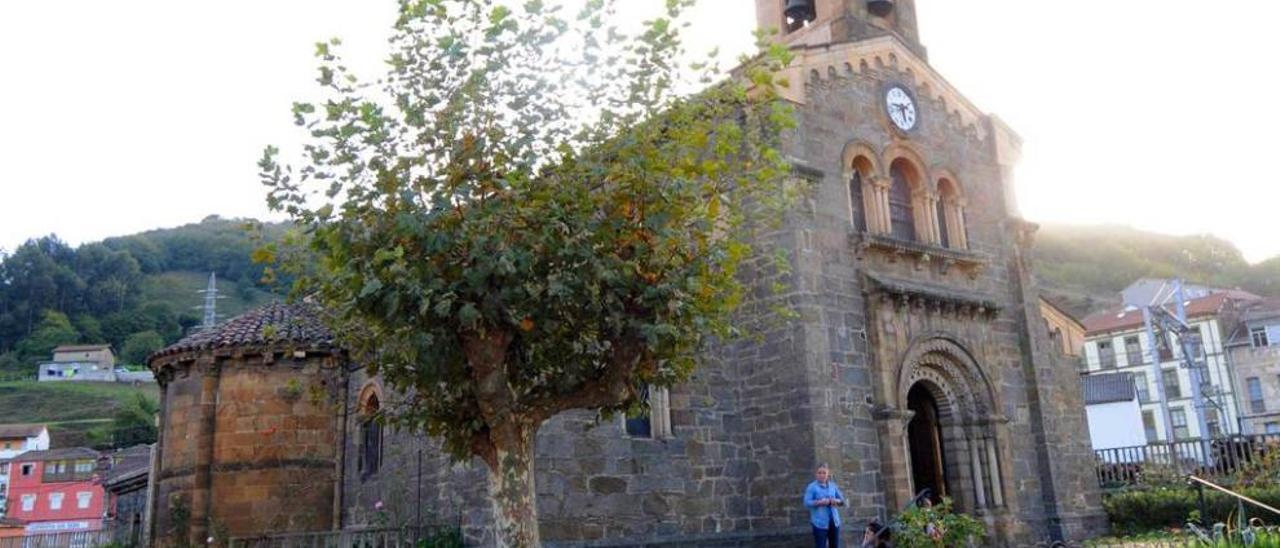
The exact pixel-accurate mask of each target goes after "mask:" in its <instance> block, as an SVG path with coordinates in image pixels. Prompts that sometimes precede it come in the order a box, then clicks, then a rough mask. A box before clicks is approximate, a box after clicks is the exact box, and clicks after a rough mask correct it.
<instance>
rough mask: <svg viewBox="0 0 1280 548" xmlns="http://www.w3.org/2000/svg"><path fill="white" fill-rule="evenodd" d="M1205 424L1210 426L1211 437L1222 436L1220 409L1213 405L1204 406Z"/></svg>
mask: <svg viewBox="0 0 1280 548" xmlns="http://www.w3.org/2000/svg"><path fill="white" fill-rule="evenodd" d="M1204 425H1205V426H1206V427H1208V428H1209V437H1211V438H1217V437H1220V436H1222V421H1221V420H1220V419H1219V418H1218V410H1217V409H1214V408H1212V407H1206V408H1204Z"/></svg>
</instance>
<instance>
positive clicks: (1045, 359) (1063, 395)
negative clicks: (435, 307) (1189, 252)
mask: <svg viewBox="0 0 1280 548" xmlns="http://www.w3.org/2000/svg"><path fill="white" fill-rule="evenodd" d="M756 11H757V14H758V19H759V24H760V25H761V26H762V27H766V28H777V29H779V30H780V35H779V36H778V38H777V39H778V40H781V41H783V42H785V43H787V44H789V45H790V46H791V47H792V48H793V50H794V52H795V54H796V56H797V60H796V62H795V64H794V65H793V67H792V68H791V69H790V72H791V74H790V82H791V87H790V88H789V89H788V90H787V92H786V98H787V99H788V100H790V101H793V102H794V103H795V104H796V106H797V109H796V111H797V117H798V119H797V127H796V128H795V129H794V131H793V132H792V133H791V134H790V135H789V136H788V137H787V143H786V145H785V147H784V148H785V151H786V152H787V153H788V154H789V156H790V158H791V159H792V160H793V163H794V165H795V175H796V178H797V179H798V181H799V182H800V184H803V185H805V186H806V187H807V189H808V190H809V192H808V198H807V199H806V200H805V201H804V202H803V203H802V204H800V206H799V210H798V211H796V212H795V215H793V217H792V219H791V220H790V221H789V223H788V225H787V226H786V228H785V229H784V230H783V231H781V232H780V233H779V234H777V235H776V236H775V238H774V241H773V242H772V244H773V245H776V246H779V247H780V248H781V249H783V250H784V251H785V252H786V253H787V256H788V257H789V258H790V263H791V265H790V266H791V270H790V272H788V273H786V274H785V275H779V276H781V278H779V279H778V281H783V282H785V283H786V285H787V286H788V287H789V289H788V290H787V292H786V293H785V294H783V295H781V296H778V298H780V299H783V300H784V301H785V302H786V304H787V305H788V306H789V307H791V308H792V309H793V310H794V311H796V312H797V317H796V319H794V320H793V321H789V322H786V323H778V324H776V325H772V326H771V327H768V328H766V329H764V330H763V332H762V334H761V336H760V337H758V338H752V339H749V340H742V341H738V342H735V343H732V344H728V345H726V346H724V347H722V348H716V349H713V350H711V351H709V352H708V355H707V356H706V359H705V360H704V364H703V366H702V367H701V368H700V369H699V370H698V371H697V372H696V373H695V376H694V377H693V379H691V380H690V381H689V382H688V383H686V384H684V385H681V386H678V387H674V388H671V389H670V390H668V391H659V390H655V391H653V393H652V394H651V398H650V403H651V408H652V410H651V412H650V414H649V415H648V416H643V417H631V418H625V419H619V420H617V421H614V422H606V423H604V424H596V423H595V419H594V416H593V415H592V414H590V413H587V412H579V413H568V414H565V415H562V416H559V417H556V418H555V419H553V420H551V421H549V422H548V423H547V424H546V425H544V427H543V428H542V430H541V432H540V434H539V437H538V440H537V461H536V472H535V476H536V481H537V491H538V508H537V510H538V512H539V517H540V520H541V529H542V538H543V541H544V543H545V544H546V545H548V546H640V545H644V546H699V547H705V546H802V545H805V543H806V542H811V541H806V540H805V539H807V538H810V537H809V530H808V527H809V526H808V525H807V512H806V510H805V509H804V507H803V506H802V505H801V502H800V501H801V493H802V490H803V488H804V486H805V485H806V484H807V483H808V481H809V480H810V479H811V474H812V470H813V468H814V467H815V465H816V464H818V463H828V464H829V465H830V467H831V469H832V471H833V474H834V479H835V481H836V482H837V483H838V484H839V485H840V486H841V487H842V489H843V491H844V492H845V493H846V495H847V496H848V498H849V499H850V505H849V506H850V507H849V509H848V512H847V514H848V515H847V519H846V521H847V522H848V523H849V524H850V526H846V527H845V532H844V535H845V539H846V541H853V540H855V539H856V538H858V536H859V530H860V528H861V524H862V523H865V522H866V521H868V520H871V519H880V520H885V519H887V518H889V517H891V516H892V515H893V514H895V513H896V512H897V511H899V510H901V509H902V508H903V507H904V506H905V505H906V504H907V503H908V502H909V501H910V500H911V499H912V498H913V496H914V495H915V494H916V493H919V492H921V491H922V490H924V489H929V490H930V491H931V492H932V493H933V494H934V496H947V497H951V498H952V499H954V500H955V503H956V506H957V507H958V509H959V510H961V511H964V512H967V513H970V514H972V515H974V516H977V517H979V518H980V519H982V520H983V521H985V522H986V523H987V524H988V529H989V530H990V531H991V533H992V542H993V543H995V544H998V545H1010V546H1022V545H1028V544H1034V543H1036V542H1040V541H1044V540H1051V539H1075V538H1081V537H1084V536H1086V535H1090V534H1097V533H1100V532H1102V531H1104V530H1105V528H1106V520H1105V516H1104V514H1103V513H1102V510H1101V502H1100V495H1099V493H1098V490H1097V485H1096V481H1095V479H1094V475H1093V456H1092V453H1091V451H1090V445H1089V439H1088V430H1087V427H1086V425H1085V416H1084V405H1083V402H1082V398H1081V394H1080V388H1079V386H1080V385H1079V382H1078V377H1077V373H1076V368H1075V366H1074V364H1073V362H1071V361H1070V360H1068V359H1067V358H1066V357H1064V356H1063V355H1062V353H1061V350H1060V348H1059V347H1058V346H1055V344H1054V340H1053V339H1052V338H1051V337H1050V335H1049V333H1048V331H1047V329H1046V327H1045V324H1044V322H1043V321H1041V316H1040V312H1039V310H1040V306H1041V303H1040V299H1039V292H1038V289H1037V287H1036V281H1035V279H1034V278H1033V276H1032V268H1031V264H1030V261H1031V260H1032V259H1031V245H1032V238H1033V235H1034V233H1035V230H1036V227H1035V225H1033V224H1031V223H1029V222H1027V221H1025V220H1024V219H1022V217H1021V216H1020V214H1019V213H1018V208H1017V204H1016V201H1015V198H1014V192H1013V180H1012V174H1013V167H1014V164H1015V163H1016V162H1017V160H1018V154H1019V143H1020V141H1019V138H1018V136H1017V135H1016V134H1014V133H1013V131H1012V130H1011V129H1010V128H1008V127H1007V126H1005V125H1004V124H1003V123H1001V122H1000V120H998V119H997V118H995V117H993V116H991V115H988V114H986V113H983V112H982V111H980V110H978V109H977V108H976V107H975V106H974V105H973V104H972V103H970V102H969V101H968V100H966V99H965V97H964V96H963V95H961V94H960V92H959V91H958V90H956V89H955V88H953V87H952V86H951V85H950V84H949V83H947V81H946V80H944V79H943V78H942V76H940V75H939V74H938V73H937V72H936V71H935V70H934V69H933V68H932V67H931V66H930V65H929V63H928V58H927V51H926V49H925V47H924V46H923V45H922V43H921V41H920V36H919V32H918V29H917V26H916V12H915V3H914V2H913V1H912V0H896V1H890V0H756ZM764 272H765V271H764V270H760V271H758V272H756V273H755V274H756V275H758V276H759V277H760V278H761V283H764V282H766V281H768V282H772V281H774V280H773V279H765V278H767V276H766V274H765V273H764ZM150 365H151V367H152V368H153V369H154V370H155V371H156V372H157V378H158V379H159V380H160V383H161V386H162V387H163V391H162V394H163V397H162V407H163V410H162V417H161V421H162V422H161V441H160V450H159V456H158V458H157V462H158V464H157V469H156V470H155V471H154V472H153V477H155V478H156V481H157V483H156V489H155V494H154V496H153V500H152V502H151V504H152V510H153V512H152V515H153V516H154V517H153V519H152V523H151V532H152V534H153V535H154V536H155V538H156V539H158V540H160V541H161V542H162V543H163V542H165V539H169V541H173V542H176V541H177V539H180V538H182V537H184V536H185V537H186V538H187V539H191V540H197V541H200V542H203V541H204V539H205V536H206V535H210V536H214V535H218V534H220V535H230V536H238V535H256V534H260V533H264V532H280V531H306V530H311V531H314V530H324V529H338V528H355V527H361V526H374V525H385V524H402V523H421V522H426V521H431V522H443V523H453V524H458V525H460V526H461V527H462V529H463V530H464V531H465V532H466V534H467V536H468V538H469V540H470V541H472V542H473V543H475V544H477V545H481V546H483V545H486V544H488V543H490V542H492V539H491V538H490V537H489V535H490V533H488V532H487V531H486V527H485V526H486V523H487V521H488V518H487V513H488V512H489V507H488V504H487V502H486V500H485V494H486V489H487V486H486V480H485V474H484V471H483V468H482V466H483V465H482V464H480V463H479V462H478V461H476V462H475V463H470V464H465V463H464V464H452V463H450V462H449V461H448V459H447V458H445V457H444V456H443V455H442V453H441V452H440V451H439V449H438V445H437V444H436V443H435V442H434V441H432V440H431V439H428V438H425V437H423V436H420V435H415V434H412V433H408V432H397V431H391V430H390V429H388V428H384V427H383V426H380V425H379V424H378V423H377V422H376V421H373V420H371V418H372V417H374V416H375V415H377V413H379V411H380V410H381V409H383V408H384V407H386V406H390V405H394V402H395V396H394V394H391V393H389V392H387V391H386V390H385V389H384V388H383V387H382V385H381V384H380V382H379V380H378V379H377V378H369V377H368V376H367V375H366V374H365V373H364V371H363V369H362V368H361V367H360V366H359V364H351V363H348V362H346V361H345V360H344V359H343V355H342V352H341V351H340V349H337V348H334V347H333V344H332V337H331V336H330V335H329V334H328V333H327V332H326V331H325V330H324V328H323V326H321V325H319V324H318V322H316V321H315V318H314V315H313V314H312V313H311V312H309V311H308V309H307V308H306V307H305V306H302V305H274V306H272V307H268V308H266V309H262V310H258V311H255V312H251V313H250V314H247V315H245V316H242V317H240V318H236V319H233V320H231V321H229V322H227V323H226V324H224V325H223V326H221V327H219V328H217V329H215V330H213V331H210V332H205V333H201V334H198V335H195V336H193V337H192V338H191V339H188V340H184V341H182V342H179V343H178V344H177V345H175V346H174V347H171V348H169V349H166V350H164V351H161V352H160V353H158V354H156V355H155V356H153V357H152V359H151V361H150ZM303 392H319V393H321V394H328V395H329V396H330V397H331V398H332V401H336V402H339V403H338V404H337V405H334V406H324V405H318V404H316V403H315V401H316V399H315V398H312V397H306V396H305V395H304V394H303Z"/></svg>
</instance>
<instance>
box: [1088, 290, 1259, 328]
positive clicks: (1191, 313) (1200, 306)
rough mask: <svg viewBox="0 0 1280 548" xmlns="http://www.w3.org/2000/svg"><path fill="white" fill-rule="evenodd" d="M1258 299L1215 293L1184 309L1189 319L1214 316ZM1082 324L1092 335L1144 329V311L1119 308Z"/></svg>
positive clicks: (1238, 294) (1172, 308) (1189, 304)
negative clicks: (1225, 308) (1229, 306)
mask: <svg viewBox="0 0 1280 548" xmlns="http://www.w3.org/2000/svg"><path fill="white" fill-rule="evenodd" d="M1258 298H1259V297H1258V296H1257V295H1253V294H1252V293H1247V292H1244V291H1235V290H1232V291H1223V292H1222V293H1214V294H1212V295H1209V296H1207V297H1201V298H1199V299H1192V300H1190V301H1187V303H1186V304H1185V305H1184V307H1185V308H1186V310H1187V318H1194V317H1198V316H1212V315H1214V314H1217V313H1218V312H1220V311H1221V310H1222V307H1223V305H1224V304H1226V302H1227V301H1236V300H1254V299H1258ZM1165 308H1168V309H1169V310H1170V311H1173V310H1174V309H1175V307H1174V306H1173V305H1168V306H1166V307H1165ZM1081 323H1083V324H1084V328H1085V330H1086V331H1088V333H1089V334H1090V335H1093V334H1095V333H1105V332H1108V331H1121V330H1127V329H1135V328H1139V327H1142V309H1140V308H1135V307H1129V306H1119V307H1115V308H1111V309H1108V310H1104V311H1102V312H1098V313H1096V314H1090V315H1089V316H1088V317H1086V318H1085V319H1084V320H1083V321H1082V322H1081Z"/></svg>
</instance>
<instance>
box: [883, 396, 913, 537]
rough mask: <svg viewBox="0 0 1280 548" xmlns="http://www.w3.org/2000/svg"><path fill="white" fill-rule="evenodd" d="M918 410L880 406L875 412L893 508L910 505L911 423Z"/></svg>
mask: <svg viewBox="0 0 1280 548" xmlns="http://www.w3.org/2000/svg"><path fill="white" fill-rule="evenodd" d="M913 415H915V413H913V412H911V411H903V410H899V409H880V410H876V411H875V413H874V418H875V421H876V432H877V434H879V437H880V472H881V475H882V476H883V478H884V497H885V500H884V503H885V508H886V509H887V510H888V511H889V512H897V511H899V510H901V509H902V507H903V506H906V504H907V501H910V500H911V497H912V496H914V493H912V492H911V489H912V486H911V451H910V450H909V449H908V447H907V443H908V441H907V423H909V422H911V417H912V416H913Z"/></svg>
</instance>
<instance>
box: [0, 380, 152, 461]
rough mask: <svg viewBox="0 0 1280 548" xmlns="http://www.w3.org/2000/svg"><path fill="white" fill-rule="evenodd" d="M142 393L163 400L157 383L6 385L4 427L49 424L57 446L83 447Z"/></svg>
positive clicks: (0, 407)
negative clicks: (95, 431) (92, 432)
mask: <svg viewBox="0 0 1280 548" xmlns="http://www.w3.org/2000/svg"><path fill="white" fill-rule="evenodd" d="M139 393H141V394H144V395H146V397H148V398H151V399H152V400H158V399H159V397H160V389H159V388H158V387H157V386H156V385H155V384H154V383H147V384H142V385H140V386H138V387H134V386H131V385H128V384H124V383H108V382H45V383H38V382H35V381H21V382H3V383H0V424H11V423H44V424H48V425H49V435H50V437H51V438H52V446H53V447H68V446H75V445H83V444H85V443H86V442H87V438H86V434H87V432H88V431H89V430H90V429H92V428H94V427H98V426H102V424H103V423H107V422H110V421H111V414H112V413H113V412H114V411H115V410H116V409H117V408H118V407H120V406H122V405H127V404H129V403H131V402H132V401H133V399H134V398H136V397H137V396H136V394H139Z"/></svg>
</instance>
